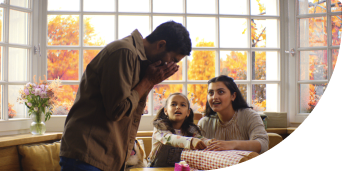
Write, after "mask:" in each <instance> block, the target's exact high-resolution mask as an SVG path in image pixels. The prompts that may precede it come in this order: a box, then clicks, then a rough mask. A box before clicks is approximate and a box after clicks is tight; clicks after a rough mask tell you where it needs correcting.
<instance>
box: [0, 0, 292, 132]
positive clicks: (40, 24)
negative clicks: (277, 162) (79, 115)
mask: <svg viewBox="0 0 342 171" xmlns="http://www.w3.org/2000/svg"><path fill="white" fill-rule="evenodd" d="M250 1H251V0H247V4H248V10H249V11H250V5H249V4H251V3H250ZM34 2H35V3H34V6H33V10H34V17H33V21H34V24H33V25H34V26H33V30H34V33H33V35H35V36H34V37H33V44H34V45H37V44H38V43H39V44H40V51H41V54H42V56H41V57H39V56H38V55H33V45H32V48H31V54H32V56H33V57H34V58H33V61H32V62H31V68H32V69H31V70H32V74H30V77H29V78H30V81H32V77H33V75H37V76H38V77H39V76H43V75H46V74H47V58H46V56H45V55H46V54H47V49H48V48H49V49H77V50H79V61H80V63H79V66H81V65H83V61H82V57H83V50H85V49H99V47H83V41H82V40H83V39H82V38H83V36H82V35H83V24H82V23H83V14H100V12H96V13H92V12H70V11H65V12H63V11H54V12H48V11H47V1H46V0H34ZM80 2H81V3H80V11H82V8H83V4H82V1H80ZM115 3H116V4H115V5H116V11H115V12H112V13H110V14H114V15H115V28H116V29H115V40H117V38H118V16H119V15H120V14H125V15H148V16H150V20H151V18H152V16H153V15H156V16H183V17H184V26H185V27H186V26H187V22H186V20H187V17H189V16H200V17H206V16H209V17H215V18H216V32H217V38H218V40H216V43H217V46H216V47H214V48H200V47H193V48H192V50H214V51H216V57H215V58H216V62H215V76H219V75H220V70H219V67H220V53H219V52H220V51H221V50H229V51H247V52H248V57H247V59H248V60H249V61H248V66H247V80H236V83H237V84H247V96H248V97H247V98H248V99H247V102H248V104H251V98H250V97H249V96H250V95H252V86H251V85H252V84H266V83H273V84H278V94H277V96H278V108H277V112H287V102H288V97H287V96H288V94H287V93H286V90H287V87H288V86H287V82H286V81H287V80H288V78H287V65H288V63H287V58H285V53H284V51H285V48H286V47H285V46H286V41H287V39H286V36H287V32H286V30H287V29H285V28H286V26H287V23H286V17H287V12H288V11H287V5H288V4H287V3H288V0H279V1H278V8H279V9H278V14H279V15H278V16H269V15H268V16H259V15H221V14H219V6H218V5H219V0H216V4H218V5H217V6H216V7H217V14H187V13H186V6H187V0H184V11H185V13H182V14H170V13H167V14H163V13H153V12H152V9H153V8H152V7H153V0H150V9H151V12H149V13H127V12H118V0H116V1H115ZM289 4H290V2H289ZM38 13H39V14H40V15H39V16H38ZM62 13H63V14H75V15H79V17H80V18H79V21H80V27H79V28H80V45H79V46H76V47H67V46H55V47H51V46H50V47H47V46H46V45H47V43H46V41H47V37H46V36H47V15H48V14H62ZM103 14H106V13H103ZM107 14H108V13H107ZM219 17H233V18H247V30H248V32H247V33H248V35H247V37H250V34H251V33H250V31H251V27H250V19H251V18H256V19H266V18H267V19H277V20H278V29H279V33H280V34H279V38H278V40H279V43H280V44H279V46H278V48H252V47H250V46H251V45H249V47H247V48H221V47H220V46H219V43H220V41H219V29H220V27H219V26H220V23H219V22H220V21H219ZM152 28H153V21H152V20H151V22H150V31H152ZM132 31H133V30H132ZM41 33H44V34H41ZM103 47H104V46H101V47H100V49H102V48H103ZM254 50H255V51H258V50H259V51H277V52H278V62H279V69H278V73H279V75H278V78H279V79H278V80H251V78H252V77H251V76H252V71H251V69H252V67H251V61H252V59H251V52H252V51H254ZM186 66H187V60H183V68H186ZM82 73H83V71H82V67H79V80H80V79H81V76H82ZM187 78H188V77H187V72H185V71H183V79H184V80H182V81H164V82H162V83H161V84H183V92H185V93H186V92H187V84H207V80H203V81H202V80H199V81H193V80H190V81H189V80H187ZM79 80H78V81H63V85H70V84H79ZM148 98H149V102H152V101H153V99H152V98H153V96H152V91H151V92H150V94H149V97H148ZM289 101H290V100H289ZM152 106H153V105H152V104H150V105H149V107H148V110H149V111H153V109H152ZM153 118H154V115H151V114H148V115H146V116H143V117H142V120H141V122H140V127H139V130H140V131H142V130H144V131H146V130H152V129H153V127H152V125H151V121H152V119H153ZM65 119H66V116H65V115H64V116H56V115H53V116H52V117H51V119H50V120H49V121H47V122H46V125H47V131H50V132H55V131H63V129H64V122H65ZM26 120H28V119H26ZM7 122H9V121H7ZM29 123H30V120H28V121H26V122H25V124H26V125H25V124H21V125H19V126H20V129H19V128H18V126H17V127H15V126H14V125H12V124H9V123H8V124H6V125H5V124H1V122H0V128H2V127H5V126H8V127H11V129H12V130H26V132H28V129H29ZM12 133H13V132H12ZM0 135H1V132H0Z"/></svg>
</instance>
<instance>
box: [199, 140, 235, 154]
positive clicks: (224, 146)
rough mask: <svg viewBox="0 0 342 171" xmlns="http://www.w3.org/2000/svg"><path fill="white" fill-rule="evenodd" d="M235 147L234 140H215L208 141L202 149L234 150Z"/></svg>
mask: <svg viewBox="0 0 342 171" xmlns="http://www.w3.org/2000/svg"><path fill="white" fill-rule="evenodd" d="M235 148H236V142H235V141H221V140H216V141H213V142H211V143H210V145H208V147H207V148H206V149H204V150H206V151H207V150H208V151H223V150H234V149H235Z"/></svg>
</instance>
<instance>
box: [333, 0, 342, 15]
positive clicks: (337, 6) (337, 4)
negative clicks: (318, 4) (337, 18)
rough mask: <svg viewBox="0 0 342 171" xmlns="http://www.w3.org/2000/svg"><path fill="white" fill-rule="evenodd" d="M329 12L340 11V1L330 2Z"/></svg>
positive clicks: (341, 6) (341, 4)
mask: <svg viewBox="0 0 342 171" xmlns="http://www.w3.org/2000/svg"><path fill="white" fill-rule="evenodd" d="M331 11H332V12H338V11H342V3H341V0H331Z"/></svg>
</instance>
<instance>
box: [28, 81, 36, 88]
mask: <svg viewBox="0 0 342 171" xmlns="http://www.w3.org/2000/svg"><path fill="white" fill-rule="evenodd" d="M31 86H32V87H34V86H36V84H34V83H30V82H28V83H27V84H26V87H27V88H30V87H31Z"/></svg>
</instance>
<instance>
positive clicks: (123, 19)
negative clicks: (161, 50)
mask: <svg viewBox="0 0 342 171" xmlns="http://www.w3.org/2000/svg"><path fill="white" fill-rule="evenodd" d="M135 29H138V30H139V32H140V34H141V35H142V36H143V38H145V37H146V36H148V35H149V34H150V33H151V31H150V18H149V16H123V15H121V16H119V39H122V38H124V37H126V36H129V35H131V33H132V32H133V31H134V30H135Z"/></svg>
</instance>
